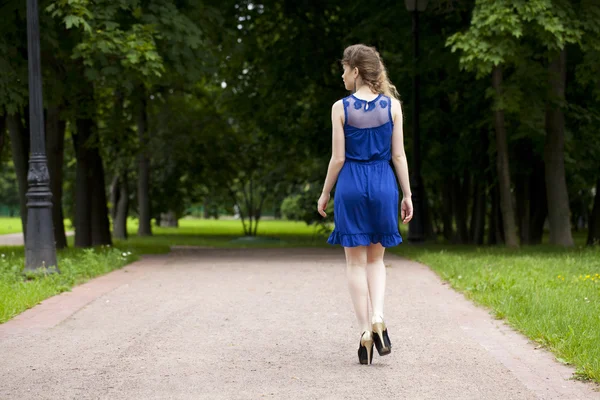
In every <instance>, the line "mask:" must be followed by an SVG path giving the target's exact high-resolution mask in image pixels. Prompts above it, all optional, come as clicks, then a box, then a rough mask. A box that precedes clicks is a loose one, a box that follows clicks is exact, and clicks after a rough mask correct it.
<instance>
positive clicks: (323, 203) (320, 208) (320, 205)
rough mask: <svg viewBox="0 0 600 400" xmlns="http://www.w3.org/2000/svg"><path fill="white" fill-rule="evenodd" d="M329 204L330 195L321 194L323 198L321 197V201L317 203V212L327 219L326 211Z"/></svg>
mask: <svg viewBox="0 0 600 400" xmlns="http://www.w3.org/2000/svg"><path fill="white" fill-rule="evenodd" d="M328 202H329V193H321V197H319V201H317V211H318V212H319V214H321V216H322V217H326V216H327V213H326V212H325V209H326V208H327V203H328Z"/></svg>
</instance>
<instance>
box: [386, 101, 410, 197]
mask: <svg viewBox="0 0 600 400" xmlns="http://www.w3.org/2000/svg"><path fill="white" fill-rule="evenodd" d="M391 107H392V119H393V121H394V130H393V131H392V162H393V164H394V169H395V170H396V176H397V177H398V181H399V182H400V188H401V189H402V195H403V196H404V197H405V198H411V196H412V193H411V191H410V179H409V177H408V162H407V161H406V153H405V151H404V131H403V129H402V123H403V122H404V121H403V117H402V106H401V105H400V102H399V101H398V100H396V99H394V98H393V99H392V106H391Z"/></svg>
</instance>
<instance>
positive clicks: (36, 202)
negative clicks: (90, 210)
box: [25, 0, 58, 272]
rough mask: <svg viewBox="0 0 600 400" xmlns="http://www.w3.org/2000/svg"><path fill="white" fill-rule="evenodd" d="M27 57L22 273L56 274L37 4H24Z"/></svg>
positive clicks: (32, 2)
mask: <svg viewBox="0 0 600 400" xmlns="http://www.w3.org/2000/svg"><path fill="white" fill-rule="evenodd" d="M27 55H28V60H27V63H28V66H29V134H30V138H31V149H30V157H29V171H28V173H27V182H28V183H29V190H28V191H27V234H26V238H25V270H26V271H36V270H38V269H39V268H47V269H46V271H45V272H58V266H57V263H56V244H55V243H54V227H53V223H52V193H51V192H50V175H49V174H48V166H47V162H46V141H45V135H44V112H43V111H44V108H43V102H42V71H41V65H40V27H39V14H38V4H37V0H27Z"/></svg>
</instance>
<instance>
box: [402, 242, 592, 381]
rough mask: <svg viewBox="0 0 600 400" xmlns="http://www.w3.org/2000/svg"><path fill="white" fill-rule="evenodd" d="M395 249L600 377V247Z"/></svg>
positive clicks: (584, 372) (582, 372)
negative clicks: (568, 248) (424, 265)
mask: <svg viewBox="0 0 600 400" xmlns="http://www.w3.org/2000/svg"><path fill="white" fill-rule="evenodd" d="M392 251H393V252H394V253H396V254H399V255H402V256H405V257H407V258H410V259H413V260H416V261H419V262H421V263H423V264H426V265H428V266H429V267H431V268H432V269H433V270H434V271H435V272H436V273H437V274H438V275H439V276H440V277H441V278H442V279H443V280H445V281H447V282H449V283H450V285H451V286H452V287H453V288H455V289H456V290H458V291H460V292H463V293H464V295H465V296H466V297H467V298H469V299H472V300H473V301H474V302H476V303H479V304H481V305H484V306H486V307H487V308H489V309H490V310H491V312H492V314H493V315H495V316H496V317H497V318H501V319H505V320H506V321H508V323H509V324H510V325H512V326H513V327H514V328H516V329H517V330H519V331H520V332H522V333H523V334H525V335H526V336H527V337H529V338H530V339H532V340H534V341H536V342H538V343H539V344H541V345H543V346H545V347H547V348H548V349H550V350H551V351H552V352H553V353H554V354H555V355H556V357H557V359H558V360H559V361H561V362H564V363H569V364H573V365H575V366H576V367H577V376H578V377H579V378H581V379H593V380H595V381H597V382H600V346H599V345H598V343H600V248H598V247H596V248H577V249H571V250H564V249H556V248H551V247H549V246H546V245H543V246H536V247H525V248H523V249H520V250H508V249H505V248H501V247H491V248H490V247H488V248H476V247H468V246H440V245H433V246H424V247H419V246H400V247H398V248H396V249H394V250H392Z"/></svg>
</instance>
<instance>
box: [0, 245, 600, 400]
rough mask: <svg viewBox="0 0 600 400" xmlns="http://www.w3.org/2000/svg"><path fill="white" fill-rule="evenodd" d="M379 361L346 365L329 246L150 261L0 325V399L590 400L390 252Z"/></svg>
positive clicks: (342, 298)
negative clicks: (384, 344) (385, 335)
mask: <svg viewBox="0 0 600 400" xmlns="http://www.w3.org/2000/svg"><path fill="white" fill-rule="evenodd" d="M386 262H387V263H388V264H390V267H389V268H388V291H387V298H386V301H387V303H386V321H387V323H388V328H389V332H390V337H391V339H392V343H393V345H394V347H393V352H392V354H391V355H390V356H386V357H383V358H381V357H379V356H378V355H377V354H376V355H375V357H374V364H373V365H372V366H361V365H359V364H358V359H357V356H356V350H357V347H358V339H359V332H358V329H357V324H356V320H355V317H354V314H353V312H352V307H351V302H350V298H349V294H348V290H347V287H346V280H345V273H344V258H343V252H342V251H341V249H339V248H336V249H272V250H264V249H262V250H260V249H239V250H231V249H227V250H224V249H221V250H217V249H214V250H213V249H199V250H189V249H187V250H178V251H174V252H173V253H172V254H170V255H168V256H154V257H151V258H146V259H145V260H143V261H140V262H137V263H135V264H132V265H130V266H128V267H126V268H124V269H122V270H119V271H115V272H113V273H111V274H108V275H105V276H103V277H100V278H97V279H95V280H93V281H91V282H89V283H87V284H85V285H81V286H79V287H77V288H75V289H74V290H73V292H69V293H64V294H62V295H60V296H56V297H54V298H51V299H48V300H46V301H44V302H43V303H42V304H40V305H38V306H37V307H34V308H33V309H31V310H28V311H26V312H25V313H23V314H21V315H20V316H18V317H17V318H15V319H13V320H11V321H9V322H7V323H5V324H3V325H0V399H11V400H12V399H111V400H112V399H260V398H272V399H364V398H370V399H410V400H414V399H436V400H439V399H477V400H483V399H499V400H508V399H561V400H564V399H569V400H575V399H598V398H600V393H599V392H595V391H593V390H592V386H591V385H590V384H584V383H581V382H577V381H573V380H568V378H569V377H570V376H571V374H572V372H573V370H572V369H571V368H568V367H565V366H563V365H560V364H559V363H557V362H556V361H554V357H553V356H552V355H550V354H549V353H547V352H546V351H544V350H539V349H538V350H536V349H535V346H534V345H533V344H530V343H528V341H527V340H526V339H524V338H523V337H522V336H520V335H518V334H516V333H514V332H513V331H511V330H510V329H508V328H507V327H506V326H504V325H503V323H502V322H499V321H496V320H493V319H492V318H491V317H490V316H489V314H488V313H487V312H486V311H484V310H483V309H480V308H478V307H475V306H473V305H472V304H471V303H470V302H468V301H466V300H465V299H464V297H463V296H462V295H460V294H458V293H456V292H454V291H453V290H451V289H450V288H449V287H448V286H447V285H444V284H442V282H441V281H440V280H439V279H438V277H437V276H436V275H435V274H434V273H432V272H431V271H430V270H429V269H428V268H426V267H424V266H422V265H420V264H417V263H413V262H408V261H404V260H402V259H400V258H397V257H394V256H392V255H389V256H388V257H387V259H386Z"/></svg>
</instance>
